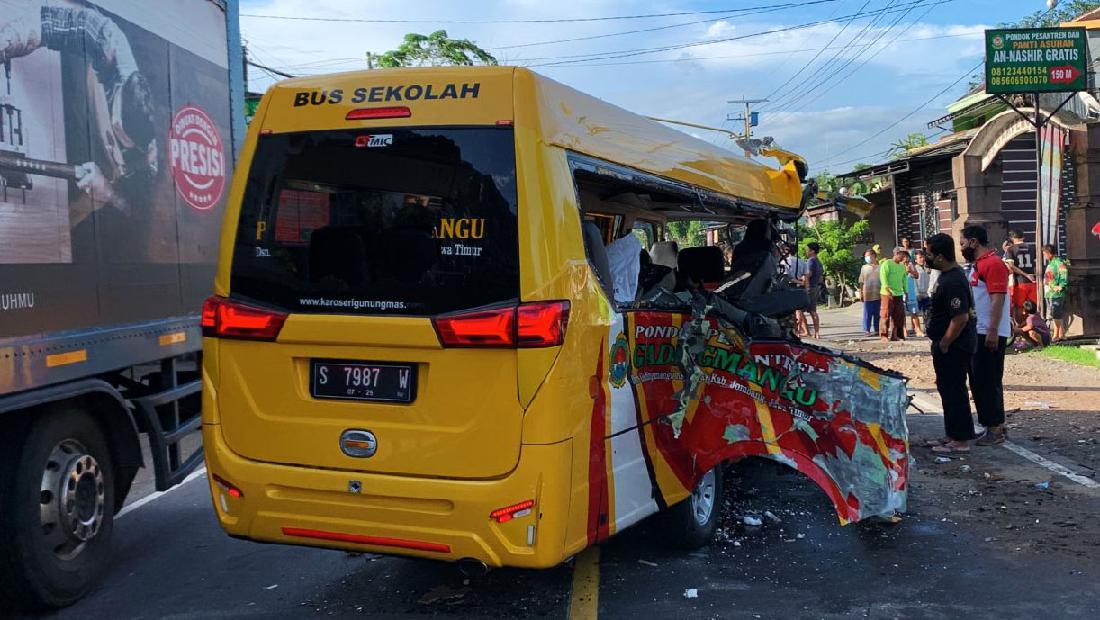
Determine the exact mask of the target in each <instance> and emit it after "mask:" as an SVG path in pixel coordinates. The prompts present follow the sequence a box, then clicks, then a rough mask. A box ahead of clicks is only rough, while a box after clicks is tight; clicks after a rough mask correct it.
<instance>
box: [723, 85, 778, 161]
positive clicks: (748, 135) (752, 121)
mask: <svg viewBox="0 0 1100 620" xmlns="http://www.w3.org/2000/svg"><path fill="white" fill-rule="evenodd" d="M767 101H768V100H767V99H731V100H730V101H727V102H726V103H740V104H743V105H744V106H745V114H744V116H727V117H726V120H727V121H744V122H745V134H744V139H745V144H744V147H745V157H752V151H751V150H750V149H749V140H750V139H752V128H753V127H755V126H756V125H757V122H758V120H759V116H760V113H759V112H757V113H755V114H753V111H752V106H753V104H756V103H767Z"/></svg>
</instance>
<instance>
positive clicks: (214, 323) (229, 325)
mask: <svg viewBox="0 0 1100 620" xmlns="http://www.w3.org/2000/svg"><path fill="white" fill-rule="evenodd" d="M285 321H286V314H285V313H282V312H275V311H274V310H266V309H264V308H256V307H254V306H248V305H245V304H242V303H238V302H235V301H230V300H228V299H226V298H225V297H217V296H214V297H210V298H209V299H207V300H206V302H204V303H203V305H202V335H203V336H206V337H209V338H237V339H243V340H275V338H277V337H278V336H279V332H280V331H281V330H282V329H283V323H284V322H285Z"/></svg>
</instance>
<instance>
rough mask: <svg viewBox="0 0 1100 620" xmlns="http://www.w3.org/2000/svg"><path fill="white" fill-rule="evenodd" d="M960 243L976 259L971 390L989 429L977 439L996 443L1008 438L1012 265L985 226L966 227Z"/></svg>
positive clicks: (972, 283)
mask: <svg viewBox="0 0 1100 620" xmlns="http://www.w3.org/2000/svg"><path fill="white" fill-rule="evenodd" d="M959 245H960V246H961V247H962V255H963V258H965V259H966V260H967V261H968V262H972V263H974V273H973V274H972V275H971V276H970V289H971V291H972V292H973V293H974V309H975V311H976V313H977V319H978V330H977V331H978V349H977V351H975V353H974V359H973V361H972V362H971V364H970V392H971V394H973V396H974V406H975V408H977V410H978V421H979V422H980V423H981V425H982V426H984V427H985V429H986V431H985V434H984V435H982V436H981V437H979V438H978V441H977V442H975V443H977V445H979V446H992V445H995V444H999V443H1004V442H1005V440H1006V439H1007V438H1008V433H1007V432H1006V431H1005V426H1004V424H1005V403H1004V373H1005V346H1006V345H1007V344H1008V338H1009V337H1010V336H1011V335H1012V320H1011V319H1010V318H1009V316H1008V313H1009V304H1008V302H1007V300H1006V297H1007V296H1008V266H1006V265H1005V263H1004V261H1003V260H1001V258H1000V257H999V256H997V253H996V252H994V251H993V248H991V247H989V233H988V232H987V231H986V229H985V228H984V227H982V226H974V225H969V226H966V227H964V228H963V229H962V238H961V239H960V240H959Z"/></svg>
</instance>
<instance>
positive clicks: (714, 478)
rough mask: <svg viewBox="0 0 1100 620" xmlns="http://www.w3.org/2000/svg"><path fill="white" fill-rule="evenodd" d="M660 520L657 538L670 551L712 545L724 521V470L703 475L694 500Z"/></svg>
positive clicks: (678, 505) (694, 492) (679, 506)
mask: <svg viewBox="0 0 1100 620" xmlns="http://www.w3.org/2000/svg"><path fill="white" fill-rule="evenodd" d="M659 519H660V520H659V527H658V528H657V534H658V536H660V540H661V542H663V543H665V544H667V545H669V546H671V547H674V548H677V549H685V550H692V549H698V548H699V547H705V546H706V545H708V544H710V541H711V540H712V539H713V538H714V533H715V532H716V531H717V530H718V524H719V523H721V521H722V466H721V465H716V466H715V467H714V468H713V469H711V470H710V471H708V472H707V473H705V474H703V477H702V478H700V479H699V482H698V483H697V484H696V485H695V488H694V489H692V491H691V496H690V497H688V498H687V499H685V500H684V501H682V502H680V503H679V504H676V505H675V506H672V507H670V508H669V509H668V510H666V511H664V513H662V514H661V515H660V517H659Z"/></svg>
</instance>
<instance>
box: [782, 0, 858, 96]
mask: <svg viewBox="0 0 1100 620" xmlns="http://www.w3.org/2000/svg"><path fill="white" fill-rule="evenodd" d="M868 4H871V0H866V1H865V2H864V3H863V6H861V7H859V10H858V11H856V16H858V15H862V14H863V10H864V9H866V8H867V5H868ZM855 20H856V17H855V16H853V17H852V18H851V19H849V20H848V21H846V22H844V26H843V27H842V28H841V29H840V30H838V31H837V33H836V34H835V35H833V38H832V39H829V42H828V43H826V44H825V47H823V48H821V49H820V50H818V52H817V53H816V54H814V57H813V58H811V59H810V60H809V61H808V62H806V64H804V65H802V66H801V67H800V68H799V69H798V71H795V73H794V75H792V76H791V77H789V78H787V81H786V82H783V83H782V84H780V85H779V86H776V87H775V88H774V89H773V90H772V92H770V93H768V94H767V96H765V97H764V98H765V99H771V98H772V97H774V96H775V94H776V93H778V92H779V91H781V90H783V87H784V86H786V85H787V84H790V83H791V82H792V81H794V79H795V78H796V77H798V76H800V75H802V72H803V71H805V70H806V69H807V68H808V67H809V66H810V65H812V64H814V62H815V61H817V59H818V58H820V57H821V55H822V54H823V53H825V50H827V49H829V46H830V45H832V44H833V43H834V42H835V41H836V40H837V38H839V37H840V35H842V34H844V31H845V30H847V29H848V26H851V25H852V22H854V21H855Z"/></svg>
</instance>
